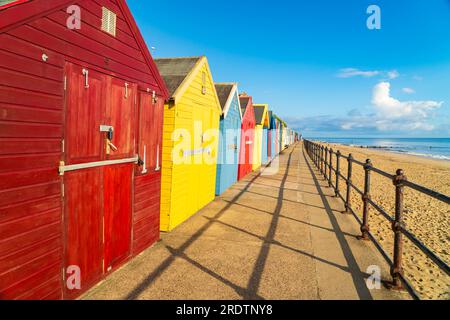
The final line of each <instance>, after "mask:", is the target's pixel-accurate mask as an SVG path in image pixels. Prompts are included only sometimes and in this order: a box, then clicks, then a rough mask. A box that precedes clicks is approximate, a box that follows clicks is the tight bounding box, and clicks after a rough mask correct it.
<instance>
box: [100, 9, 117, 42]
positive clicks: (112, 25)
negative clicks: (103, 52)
mask: <svg viewBox="0 0 450 320" xmlns="http://www.w3.org/2000/svg"><path fill="white" fill-rule="evenodd" d="M116 21H117V15H116V14H115V13H114V12H112V11H111V10H109V9H108V8H105V7H103V8H102V30H103V31H105V32H108V33H109V34H110V35H112V36H114V37H115V36H116Z"/></svg>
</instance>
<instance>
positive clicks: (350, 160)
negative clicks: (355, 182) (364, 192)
mask: <svg viewBox="0 0 450 320" xmlns="http://www.w3.org/2000/svg"><path fill="white" fill-rule="evenodd" d="M347 163H348V168H347V194H346V196H345V213H351V209H350V207H351V205H350V195H351V191H352V164H353V155H352V154H351V153H350V154H349V155H348V159H347Z"/></svg>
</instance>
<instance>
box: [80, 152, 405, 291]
mask: <svg viewBox="0 0 450 320" xmlns="http://www.w3.org/2000/svg"><path fill="white" fill-rule="evenodd" d="M279 166H280V170H279V171H278V173H277V174H275V175H266V173H267V172H268V170H269V169H266V170H265V172H263V173H260V172H258V173H253V174H251V175H250V176H248V177H247V178H246V179H245V180H243V181H241V182H239V183H238V184H236V185H235V186H233V187H232V188H231V189H230V190H228V191H227V192H226V193H225V194H224V195H223V196H221V197H218V198H216V200H215V201H214V202H213V203H211V204H210V205H208V206H207V207H206V208H204V209H203V210H201V211H200V212H199V213H197V214H196V215H195V216H194V217H192V218H191V219H189V220H188V221H187V222H185V223H184V224H183V225H181V226H180V227H178V228H177V229H176V230H174V231H173V232H171V233H168V234H163V235H162V241H160V242H158V243H157V244H156V245H155V246H153V247H152V248H150V249H148V250H146V251H145V252H144V253H142V254H141V255H140V256H138V257H137V258H135V259H133V260H132V261H131V262H130V263H128V264H127V265H125V266H124V267H122V268H121V269H120V270H118V271H116V272H115V273H113V274H112V275H111V276H109V277H108V278H107V279H106V280H105V281H103V282H102V283H100V284H99V285H97V286H96V287H94V288H93V289H91V290H90V291H89V292H88V293H86V294H85V295H84V297H83V298H84V299H402V298H408V296H407V295H406V294H405V293H399V292H395V291H389V290H387V289H384V287H382V289H378V290H377V289H375V290H369V289H368V288H367V286H366V282H365V281H366V278H367V274H366V270H367V267H368V266H371V265H378V266H380V267H381V269H382V278H383V279H389V274H388V270H389V268H388V266H387V265H386V263H385V262H384V260H383V259H382V257H381V255H380V254H379V253H378V252H377V251H376V249H375V247H374V246H373V245H372V243H371V242H365V241H359V240H358V239H357V238H356V236H357V235H358V234H359V227H358V224H357V222H356V220H355V219H354V218H353V216H351V215H345V214H342V213H341V211H342V210H343V206H342V203H341V202H340V201H339V200H338V199H336V198H334V197H333V196H332V190H331V189H329V188H328V187H326V186H325V185H326V183H325V181H324V180H323V179H322V178H321V177H319V175H318V174H317V171H316V170H315V169H314V167H313V165H312V163H311V162H310V160H309V158H307V156H306V154H305V153H304V152H303V150H302V146H301V145H300V144H299V145H297V146H295V147H291V148H289V149H288V150H286V151H284V152H283V154H282V155H281V156H280V157H279Z"/></svg>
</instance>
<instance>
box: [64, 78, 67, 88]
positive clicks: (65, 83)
mask: <svg viewBox="0 0 450 320" xmlns="http://www.w3.org/2000/svg"><path fill="white" fill-rule="evenodd" d="M64 91H67V76H64Z"/></svg>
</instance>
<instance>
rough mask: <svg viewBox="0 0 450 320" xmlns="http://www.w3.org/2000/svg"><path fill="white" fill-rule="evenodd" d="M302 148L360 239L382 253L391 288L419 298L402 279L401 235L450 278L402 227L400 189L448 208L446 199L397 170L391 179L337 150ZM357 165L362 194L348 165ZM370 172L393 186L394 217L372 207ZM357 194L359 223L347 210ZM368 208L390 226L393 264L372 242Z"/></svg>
mask: <svg viewBox="0 0 450 320" xmlns="http://www.w3.org/2000/svg"><path fill="white" fill-rule="evenodd" d="M304 145H305V148H306V151H307V153H308V155H309V156H310V158H311V159H312V161H313V162H314V164H315V165H316V167H317V168H318V169H319V171H320V173H321V174H323V176H324V177H325V180H327V181H328V185H329V186H330V187H331V188H333V189H334V191H335V193H336V197H339V198H341V199H342V200H343V201H344V204H345V210H346V212H348V213H352V214H353V215H354V216H355V218H356V219H357V221H358V223H360V224H361V232H362V236H361V238H362V239H371V240H372V241H373V242H374V243H375V245H376V247H377V249H378V250H380V252H381V253H382V255H383V257H384V258H385V259H386V261H387V262H388V263H389V264H390V265H391V276H392V280H393V281H392V282H393V287H396V288H401V287H402V283H403V284H405V285H406V287H407V289H408V290H409V292H410V293H411V294H412V295H413V296H414V297H416V298H419V296H418V295H417V293H416V292H415V291H414V289H413V287H412V286H411V284H410V283H409V282H408V280H407V279H406V278H405V277H404V275H403V269H402V251H403V240H402V235H405V236H406V237H407V238H408V239H409V240H410V241H411V242H412V243H413V244H414V245H415V246H416V247H417V248H419V249H420V250H421V251H422V252H423V253H424V254H425V255H426V256H427V257H428V258H430V259H431V260H432V261H433V262H434V263H435V264H436V265H437V266H438V267H439V268H440V269H441V270H442V271H444V272H445V273H446V274H447V275H450V267H449V265H448V264H447V263H446V262H445V261H444V260H442V259H441V258H440V257H438V256H437V255H436V254H435V253H434V252H433V251H432V250H431V249H430V248H428V247H427V246H426V245H425V244H423V243H422V242H421V241H420V240H419V239H417V237H416V236H415V235H414V234H413V233H412V232H410V231H409V230H407V229H406V228H405V226H404V223H403V191H404V190H403V189H404V187H409V188H411V189H414V190H416V191H418V192H420V193H423V194H426V195H428V196H430V197H432V198H434V199H437V200H439V201H442V202H444V203H447V204H450V197H449V196H447V195H444V194H442V193H439V192H436V191H434V190H431V189H429V188H427V187H424V186H421V185H419V184H416V183H414V182H410V181H408V179H407V178H406V176H405V175H404V172H403V170H401V169H399V170H397V172H396V174H395V175H392V174H390V173H388V172H386V171H383V170H381V169H379V168H376V167H374V166H373V165H372V163H371V161H370V160H369V159H367V160H366V162H361V161H358V160H356V159H354V158H353V155H352V154H349V155H348V156H345V155H343V154H342V153H341V152H340V150H336V151H334V150H333V148H332V147H328V146H326V145H324V144H323V143H316V142H312V141H309V140H304ZM333 155H336V157H337V158H336V168H333V161H332V159H333ZM340 159H346V160H347V164H348V169H347V178H345V177H344V176H343V175H342V174H341V173H340V172H341V171H340ZM353 164H357V165H359V166H362V167H363V168H364V172H365V178H364V190H360V189H358V187H357V186H356V185H354V184H353V182H352V165H353ZM333 172H334V177H335V179H336V180H335V181H336V182H335V184H334V185H333V181H332V178H333ZM371 172H374V173H377V174H380V175H381V176H384V177H386V178H388V179H390V180H391V181H392V182H393V184H394V186H395V191H396V195H395V217H394V218H393V217H392V215H390V214H389V213H387V212H386V210H385V209H383V208H382V207H381V206H379V205H378V204H377V203H375V202H374V201H373V200H372V199H371V196H370V176H371V175H370V173H371ZM340 178H341V179H343V180H344V181H345V182H346V184H347V194H346V198H345V199H344V197H343V195H341V193H340V191H339V179H340ZM352 189H353V190H355V191H356V192H358V193H359V194H360V195H361V197H362V201H363V217H362V220H361V219H360V218H359V217H358V215H357V214H356V213H355V212H354V210H353V209H352V208H351V204H350V194H351V190H352ZM369 205H370V206H372V207H373V208H375V209H376V210H377V211H378V212H379V213H380V214H381V215H382V216H383V217H384V218H385V219H387V220H388V221H389V222H391V223H392V230H393V232H394V257H393V260H391V259H390V257H389V256H388V255H387V254H386V251H385V250H384V248H383V247H382V246H381V244H380V243H378V241H377V240H376V239H375V237H374V236H373V234H372V233H371V232H370V228H369V223H368V208H369Z"/></svg>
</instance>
